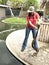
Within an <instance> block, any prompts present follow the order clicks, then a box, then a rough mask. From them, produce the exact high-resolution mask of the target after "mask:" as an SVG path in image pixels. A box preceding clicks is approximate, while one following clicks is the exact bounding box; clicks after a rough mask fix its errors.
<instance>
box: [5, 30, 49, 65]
mask: <svg viewBox="0 0 49 65" xmlns="http://www.w3.org/2000/svg"><path fill="white" fill-rule="evenodd" d="M24 37H25V29H22V30H17V31H14V32H12V33H11V34H9V35H8V36H7V39H6V46H7V48H8V49H9V50H10V52H11V53H12V54H13V55H14V56H15V57H17V58H18V59H19V60H20V61H22V62H23V63H25V64H26V65H49V44H48V43H44V42H39V41H38V45H39V49H40V51H39V53H38V55H37V56H32V55H33V53H34V52H35V50H34V49H33V48H32V47H31V42H32V34H31V32H30V35H29V39H28V42H27V47H26V49H25V51H24V52H21V47H22V43H23V40H24Z"/></svg>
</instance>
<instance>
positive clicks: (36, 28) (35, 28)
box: [29, 21, 38, 29]
mask: <svg viewBox="0 0 49 65" xmlns="http://www.w3.org/2000/svg"><path fill="white" fill-rule="evenodd" d="M29 24H30V25H31V26H32V27H34V28H35V29H38V28H37V27H36V26H35V25H33V24H32V23H31V21H29Z"/></svg>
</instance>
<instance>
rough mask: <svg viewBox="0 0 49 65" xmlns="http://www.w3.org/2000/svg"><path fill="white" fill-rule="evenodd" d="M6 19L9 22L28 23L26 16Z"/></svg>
mask: <svg viewBox="0 0 49 65" xmlns="http://www.w3.org/2000/svg"><path fill="white" fill-rule="evenodd" d="M4 21H5V22H7V23H26V19H25V18H19V17H13V18H6V19H5V20H4Z"/></svg>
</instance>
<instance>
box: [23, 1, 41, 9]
mask: <svg viewBox="0 0 49 65" xmlns="http://www.w3.org/2000/svg"><path fill="white" fill-rule="evenodd" d="M24 4H25V8H26V9H28V7H29V6H31V5H32V6H34V7H35V9H36V8H39V6H40V5H39V2H38V1H37V0H26V2H25V3H24Z"/></svg>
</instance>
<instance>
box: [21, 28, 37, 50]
mask: <svg viewBox="0 0 49 65" xmlns="http://www.w3.org/2000/svg"><path fill="white" fill-rule="evenodd" d="M30 31H32V35H33V39H35V37H36V29H34V28H33V29H31V28H27V27H26V32H25V39H24V42H23V45H22V48H24V49H25V48H26V45H27V40H28V37H29V33H30ZM34 49H38V44H37V40H36V39H35V42H34Z"/></svg>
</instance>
